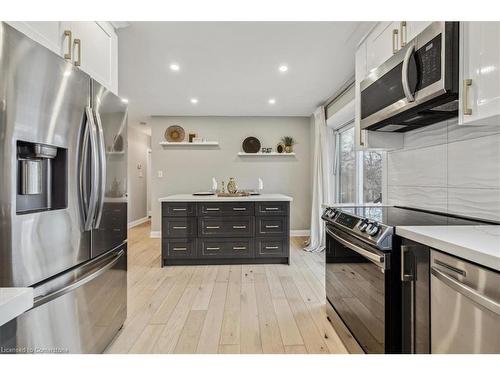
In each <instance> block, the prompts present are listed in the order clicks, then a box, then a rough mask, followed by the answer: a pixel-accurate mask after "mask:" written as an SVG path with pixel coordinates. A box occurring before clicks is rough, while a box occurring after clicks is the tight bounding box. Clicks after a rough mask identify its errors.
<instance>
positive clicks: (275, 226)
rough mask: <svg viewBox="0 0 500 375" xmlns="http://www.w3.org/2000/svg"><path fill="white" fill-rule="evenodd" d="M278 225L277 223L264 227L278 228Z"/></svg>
mask: <svg viewBox="0 0 500 375" xmlns="http://www.w3.org/2000/svg"><path fill="white" fill-rule="evenodd" d="M279 227H280V226H279V225H266V228H267V229H271V228H279Z"/></svg>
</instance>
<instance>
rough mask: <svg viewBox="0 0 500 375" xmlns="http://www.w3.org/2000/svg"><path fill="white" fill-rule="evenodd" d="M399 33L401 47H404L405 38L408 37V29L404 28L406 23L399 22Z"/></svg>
mask: <svg viewBox="0 0 500 375" xmlns="http://www.w3.org/2000/svg"><path fill="white" fill-rule="evenodd" d="M399 29H400V31H401V47H404V46H406V43H407V37H408V32H407V30H408V28H407V27H406V21H401V25H400V26H399Z"/></svg>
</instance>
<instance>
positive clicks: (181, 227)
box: [174, 227, 186, 229]
mask: <svg viewBox="0 0 500 375" xmlns="http://www.w3.org/2000/svg"><path fill="white" fill-rule="evenodd" d="M174 229H186V227H174Z"/></svg>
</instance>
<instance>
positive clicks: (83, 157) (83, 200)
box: [78, 119, 90, 226]
mask: <svg viewBox="0 0 500 375" xmlns="http://www.w3.org/2000/svg"><path fill="white" fill-rule="evenodd" d="M89 132H90V131H89V120H88V119H87V120H86V121H85V128H84V130H83V139H82V141H81V148H80V152H79V160H78V186H79V192H78V193H79V194H80V201H79V202H80V212H81V213H82V218H83V223H84V226H85V222H86V220H87V214H88V211H89V205H88V191H87V184H86V183H85V182H86V181H87V177H88V176H87V170H86V165H87V160H88V156H89V155H88V146H89V136H90V133H89Z"/></svg>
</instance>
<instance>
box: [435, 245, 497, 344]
mask: <svg viewBox="0 0 500 375" xmlns="http://www.w3.org/2000/svg"><path fill="white" fill-rule="evenodd" d="M431 352H432V353H500V272H495V271H493V270H490V269H487V268H484V267H481V266H478V265H476V264H473V263H469V262H466V261H464V260H462V259H459V258H456V257H453V256H450V255H446V254H443V253H441V252H439V251H436V250H432V251H431Z"/></svg>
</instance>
